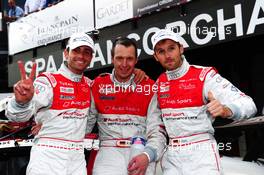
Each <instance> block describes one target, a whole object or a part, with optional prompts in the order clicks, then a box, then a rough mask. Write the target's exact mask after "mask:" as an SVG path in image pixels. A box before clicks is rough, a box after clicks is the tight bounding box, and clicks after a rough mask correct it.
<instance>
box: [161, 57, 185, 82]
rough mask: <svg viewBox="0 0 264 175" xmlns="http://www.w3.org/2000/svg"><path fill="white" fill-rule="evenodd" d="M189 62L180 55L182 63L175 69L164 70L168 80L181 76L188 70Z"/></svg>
mask: <svg viewBox="0 0 264 175" xmlns="http://www.w3.org/2000/svg"><path fill="white" fill-rule="evenodd" d="M189 67H190V64H189V63H188V61H187V60H186V58H185V56H184V55H182V65H181V66H180V67H178V68H177V69H175V70H171V71H166V75H167V78H168V80H175V79H178V78H180V77H182V76H183V75H184V74H185V73H187V71H188V70H189Z"/></svg>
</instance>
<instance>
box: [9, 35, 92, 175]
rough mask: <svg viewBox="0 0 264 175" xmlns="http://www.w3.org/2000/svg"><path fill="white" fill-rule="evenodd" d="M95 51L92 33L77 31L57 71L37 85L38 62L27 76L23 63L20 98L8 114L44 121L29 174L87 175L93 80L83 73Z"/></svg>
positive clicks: (16, 87)
mask: <svg viewBox="0 0 264 175" xmlns="http://www.w3.org/2000/svg"><path fill="white" fill-rule="evenodd" d="M94 51H95V50H94V42H93V40H92V39H91V38H90V37H89V36H88V35H87V34H85V33H76V34H73V35H72V36H71V37H70V39H69V41H68V45H67V48H66V49H65V50H64V55H65V58H66V61H65V62H63V63H62V65H61V67H60V69H59V70H58V72H56V73H48V72H46V73H43V74H40V75H39V76H38V77H37V78H36V80H35V81H34V84H33V80H34V75H35V72H36V64H34V65H33V68H32V73H31V75H30V77H29V78H27V76H26V73H25V69H24V65H23V64H22V63H21V62H19V68H20V73H21V80H20V81H18V82H17V83H16V84H15V85H14V94H15V97H13V98H11V99H10V101H9V102H8V105H7V108H6V116H7V117H8V118H9V119H10V120H14V121H21V122H22V121H28V120H29V119H30V118H31V117H32V115H34V116H35V121H36V123H37V124H42V127H41V129H40V131H39V133H38V134H37V135H36V137H35V139H34V145H33V146H32V149H31V154H30V162H29V164H28V167H27V174H28V175H39V174H49V175H53V174H54V175H55V174H60V175H69V174H70V175H86V174H87V173H86V162H85V158H84V148H83V145H82V143H83V139H84V136H85V134H86V129H87V128H86V127H87V122H88V123H89V117H87V116H88V112H89V109H90V106H91V96H90V83H91V81H90V80H89V79H88V78H87V77H85V76H84V75H83V72H84V71H85V70H86V68H87V67H88V66H89V64H90V62H91V60H92V58H93V53H94ZM88 130H91V128H90V129H89V128H88Z"/></svg>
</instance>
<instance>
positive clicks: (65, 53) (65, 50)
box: [63, 49, 69, 60]
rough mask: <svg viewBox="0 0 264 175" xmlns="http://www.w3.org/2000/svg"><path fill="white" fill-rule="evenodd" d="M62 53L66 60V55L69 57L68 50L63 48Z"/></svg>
mask: <svg viewBox="0 0 264 175" xmlns="http://www.w3.org/2000/svg"><path fill="white" fill-rule="evenodd" d="M63 54H64V57H65V59H66V60H67V59H68V57H69V51H68V49H64V51H63Z"/></svg>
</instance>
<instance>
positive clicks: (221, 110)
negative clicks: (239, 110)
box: [207, 91, 232, 118]
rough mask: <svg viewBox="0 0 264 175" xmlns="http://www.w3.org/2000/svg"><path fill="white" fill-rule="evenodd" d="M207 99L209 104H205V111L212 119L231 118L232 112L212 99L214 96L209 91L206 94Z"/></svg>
mask: <svg viewBox="0 0 264 175" xmlns="http://www.w3.org/2000/svg"><path fill="white" fill-rule="evenodd" d="M207 99H208V101H209V103H208V104H207V111H208V112H209V113H210V114H211V116H212V117H213V118H215V117H218V116H220V117H222V118H227V117H230V116H232V111H231V110H230V109H229V108H228V107H226V106H225V105H222V104H221V103H220V102H219V101H218V100H217V99H216V98H215V97H214V94H213V93H212V92H211V91H209V92H208V96H207Z"/></svg>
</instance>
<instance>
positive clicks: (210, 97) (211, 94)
mask: <svg viewBox="0 0 264 175" xmlns="http://www.w3.org/2000/svg"><path fill="white" fill-rule="evenodd" d="M208 100H209V101H213V100H215V97H214V94H213V93H212V92H211V91H209V92H208Z"/></svg>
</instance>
